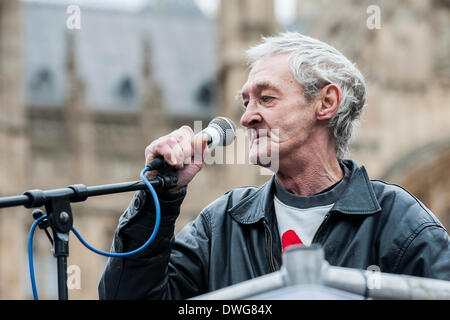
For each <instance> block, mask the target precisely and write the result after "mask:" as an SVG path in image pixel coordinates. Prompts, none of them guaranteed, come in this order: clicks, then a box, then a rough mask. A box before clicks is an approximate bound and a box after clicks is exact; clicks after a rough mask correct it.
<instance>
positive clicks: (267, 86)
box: [235, 81, 280, 101]
mask: <svg viewBox="0 0 450 320" xmlns="http://www.w3.org/2000/svg"><path fill="white" fill-rule="evenodd" d="M256 88H257V89H258V90H264V89H272V90H275V91H277V92H280V89H279V88H278V86H277V85H275V84H274V83H272V82H270V81H263V82H260V83H257V84H256ZM235 99H236V100H239V101H242V100H243V99H244V91H243V90H242V89H240V90H238V91H237V92H236V95H235Z"/></svg>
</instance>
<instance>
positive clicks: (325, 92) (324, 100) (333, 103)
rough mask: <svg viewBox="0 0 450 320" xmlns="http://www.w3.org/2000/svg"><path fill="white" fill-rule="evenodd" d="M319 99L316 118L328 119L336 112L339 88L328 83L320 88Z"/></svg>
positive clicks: (339, 101)
mask: <svg viewBox="0 0 450 320" xmlns="http://www.w3.org/2000/svg"><path fill="white" fill-rule="evenodd" d="M319 99H320V101H319V104H318V107H317V120H329V119H331V118H332V117H333V116H334V115H335V114H336V112H337V111H338V109H339V105H340V104H341V89H340V88H339V87H338V86H337V85H335V84H334V83H330V84H328V85H326V86H325V87H323V88H322V90H320V94H319Z"/></svg>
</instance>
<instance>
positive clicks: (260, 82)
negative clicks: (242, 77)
mask: <svg viewBox="0 0 450 320" xmlns="http://www.w3.org/2000/svg"><path fill="white" fill-rule="evenodd" d="M291 81H295V79H294V76H293V75H292V73H291V70H290V68H289V62H288V56H287V55H270V56H265V57H263V58H261V59H259V60H258V61H257V62H256V63H255V64H254V65H253V67H252V69H251V70H250V72H249V75H248V79H247V82H246V83H245V84H244V85H243V86H242V89H241V90H240V91H241V92H242V93H243V94H244V93H246V92H248V91H249V90H254V89H260V90H262V89H268V88H275V89H280V88H281V87H282V86H283V84H286V83H287V82H291Z"/></svg>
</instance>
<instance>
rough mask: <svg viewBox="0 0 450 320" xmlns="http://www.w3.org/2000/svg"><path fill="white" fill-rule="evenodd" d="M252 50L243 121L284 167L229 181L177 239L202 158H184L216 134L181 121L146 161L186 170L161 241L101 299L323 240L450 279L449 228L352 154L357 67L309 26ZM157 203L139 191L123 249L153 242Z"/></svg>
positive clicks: (367, 258)
mask: <svg viewBox="0 0 450 320" xmlns="http://www.w3.org/2000/svg"><path fill="white" fill-rule="evenodd" d="M247 53H248V56H249V60H250V67H251V70H250V73H249V76H248V80H247V82H246V83H245V84H244V86H243V87H242V90H241V97H242V101H243V105H244V108H245V112H244V114H243V115H242V118H241V124H242V125H243V126H244V127H245V128H246V129H247V130H249V131H250V134H249V136H250V140H251V141H250V144H251V146H250V150H249V152H250V159H251V161H252V162H253V163H255V164H260V165H262V162H261V161H260V159H261V158H262V156H266V154H267V151H268V150H272V149H276V150H278V164H277V168H278V170H277V171H276V172H275V175H274V176H273V177H272V178H271V179H270V180H269V181H268V182H267V183H266V184H264V185H263V186H262V187H259V188H257V187H245V188H237V189H233V190H231V191H229V192H228V193H226V194H225V195H223V196H222V197H220V198H219V199H217V200H216V201H214V202H213V203H212V204H210V205H209V206H207V207H206V208H205V209H204V210H203V211H202V212H201V213H200V214H199V215H198V216H197V218H196V219H195V220H194V221H193V222H191V223H190V224H188V225H187V226H185V227H184V228H183V230H182V231H181V232H180V233H179V234H178V235H177V236H176V237H175V236H174V223H175V220H176V218H177V217H178V215H179V213H180V205H181V203H182V201H183V199H184V197H185V195H186V187H187V185H188V184H189V182H190V181H191V180H192V179H193V178H194V176H195V175H196V174H197V173H198V171H199V170H200V169H201V167H202V164H201V163H189V161H185V160H186V159H190V158H192V157H193V154H194V151H195V150H194V149H195V148H194V146H196V147H197V150H198V149H199V148H202V150H203V149H204V148H205V140H204V139H203V140H202V141H195V142H194V140H195V139H194V134H193V132H192V130H191V129H190V128H189V127H182V128H180V129H178V130H175V131H174V132H172V133H170V134H169V135H167V136H164V137H161V138H160V139H158V140H156V141H154V142H152V143H151V144H150V145H149V146H148V147H147V148H146V151H145V155H146V163H149V162H150V161H151V160H152V159H154V158H155V157H157V156H163V157H164V158H165V160H166V161H167V162H168V163H169V164H170V165H172V166H175V167H177V168H178V169H179V172H178V175H179V185H178V187H177V188H174V189H172V190H169V191H168V192H161V193H160V194H159V197H160V198H159V199H160V203H161V211H162V218H161V219H162V220H161V227H160V230H159V234H158V236H157V238H156V239H155V241H154V242H153V244H152V245H151V246H150V247H148V248H146V250H144V251H143V252H141V253H139V254H137V255H136V256H133V257H130V258H126V259H117V258H111V259H110V260H109V261H108V263H107V266H106V269H105V271H104V274H103V276H102V279H101V282H100V285H99V295H100V298H103V299H143V298H150V299H184V298H189V297H192V296H196V295H199V294H202V293H206V292H209V291H213V290H216V289H219V288H223V287H226V286H229V285H232V284H235V283H238V282H241V281H244V280H248V279H251V278H255V277H258V276H261V275H264V274H267V273H270V272H273V271H276V270H277V269H279V268H280V264H281V253H282V250H283V249H284V248H286V247H287V246H289V245H292V244H303V245H306V246H309V245H311V244H319V245H321V246H322V247H323V248H324V252H325V258H326V259H327V260H328V262H329V263H330V264H331V265H336V266H343V267H351V268H360V269H366V268H367V267H368V266H371V265H377V266H378V267H379V268H380V270H381V271H382V272H389V273H402V274H410V275H416V276H424V277H431V278H439V279H446V280H450V250H449V245H448V244H449V236H448V234H447V232H446V230H445V228H444V227H443V226H442V224H441V223H440V222H439V221H438V220H437V219H436V217H435V216H434V215H433V214H432V213H431V212H430V211H429V210H428V209H427V208H426V207H425V206H424V205H423V204H422V203H421V202H420V201H418V200H417V199H416V198H414V197H413V196H412V195H411V194H409V193H408V192H407V191H406V190H404V189H402V188H401V187H398V186H394V185H389V184H386V183H384V182H381V181H372V180H370V179H369V177H368V175H367V173H366V170H365V169H364V167H358V165H357V164H356V163H355V162H353V161H351V160H343V158H344V155H345V152H346V148H347V145H348V142H349V139H350V137H351V135H352V132H353V128H354V125H355V123H356V122H357V121H358V120H359V118H360V116H361V112H362V110H363V108H364V106H365V84H364V79H363V76H362V75H361V73H360V72H359V71H358V70H357V69H356V68H355V66H354V65H353V64H352V63H351V62H350V61H349V60H348V59H347V58H345V57H344V56H343V55H342V54H341V53H340V52H339V51H337V50H336V49H334V48H333V47H331V46H329V45H327V44H325V43H323V42H321V41H319V40H316V39H313V38H310V37H306V36H304V35H301V34H298V33H284V34H281V35H279V36H277V37H271V38H264V39H263V41H262V43H260V44H259V45H257V46H256V47H254V48H251V49H250V50H249V51H248V52H247ZM262 132H263V134H262ZM197 140H198V139H197ZM273 145H276V148H271V147H272V146H273ZM265 166H268V165H267V163H265ZM154 211H155V208H154V205H153V200H152V198H151V196H150V195H148V194H147V193H146V192H144V191H141V192H137V193H136V195H135V197H134V198H133V201H132V202H131V204H130V206H129V208H128V209H127V210H126V211H125V213H124V215H123V216H122V217H121V219H120V222H119V227H118V229H117V232H116V235H115V239H114V242H113V247H112V250H113V251H116V252H125V251H129V250H132V249H135V248H137V247H138V246H140V245H141V244H142V243H143V242H145V240H146V239H147V238H148V236H149V234H150V233H151V231H152V229H153V225H154Z"/></svg>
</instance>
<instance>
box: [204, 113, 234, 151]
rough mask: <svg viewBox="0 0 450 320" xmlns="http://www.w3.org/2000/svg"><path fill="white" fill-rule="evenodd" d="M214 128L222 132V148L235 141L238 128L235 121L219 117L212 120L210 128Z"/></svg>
mask: <svg viewBox="0 0 450 320" xmlns="http://www.w3.org/2000/svg"><path fill="white" fill-rule="evenodd" d="M209 126H211V127H214V128H216V129H217V130H218V131H219V132H220V143H219V145H221V146H227V145H229V144H231V143H232V142H233V141H234V138H235V136H236V126H235V125H234V123H233V121H231V120H230V119H228V118H225V117H217V118H214V119H212V120H211V122H210V123H209V124H208V127H209Z"/></svg>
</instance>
